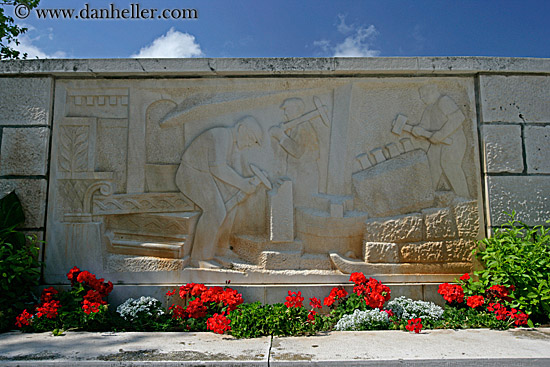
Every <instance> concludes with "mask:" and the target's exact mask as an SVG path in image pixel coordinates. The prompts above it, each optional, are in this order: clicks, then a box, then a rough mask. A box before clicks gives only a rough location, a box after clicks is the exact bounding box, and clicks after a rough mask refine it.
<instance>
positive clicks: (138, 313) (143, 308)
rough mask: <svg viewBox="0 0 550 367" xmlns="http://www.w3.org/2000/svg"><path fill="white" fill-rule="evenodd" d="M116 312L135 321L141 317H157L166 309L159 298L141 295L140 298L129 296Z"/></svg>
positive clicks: (128, 319) (126, 318) (127, 319)
mask: <svg viewBox="0 0 550 367" xmlns="http://www.w3.org/2000/svg"><path fill="white" fill-rule="evenodd" d="M116 312H118V313H119V314H120V316H122V317H123V318H124V319H125V320H126V321H134V320H136V319H137V318H139V317H157V316H159V315H162V314H164V309H163V308H162V304H161V303H160V301H159V300H158V299H156V298H153V297H144V296H141V297H140V298H139V299H133V298H128V299H127V300H126V301H125V302H124V303H123V304H121V305H120V306H118V307H117V309H116Z"/></svg>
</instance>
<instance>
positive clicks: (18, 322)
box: [15, 287, 61, 328]
mask: <svg viewBox="0 0 550 367" xmlns="http://www.w3.org/2000/svg"><path fill="white" fill-rule="evenodd" d="M58 293H59V292H58V291H57V290H56V289H54V288H53V287H49V288H46V289H44V290H42V294H41V295H40V304H38V306H36V308H35V312H36V313H35V315H34V316H36V317H37V318H40V317H42V316H46V317H47V318H48V319H55V318H56V317H57V315H58V311H59V308H60V307H61V302H59V301H58V300H56V299H55V298H56V296H57V294H58ZM34 316H33V314H31V313H29V312H28V311H27V310H26V309H25V310H23V312H22V313H21V314H20V315H19V316H17V317H16V318H15V326H17V327H19V328H21V327H23V326H25V325H30V324H31V321H32V318H33V317H34Z"/></svg>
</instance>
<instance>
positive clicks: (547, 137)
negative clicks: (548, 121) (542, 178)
mask: <svg viewBox="0 0 550 367" xmlns="http://www.w3.org/2000/svg"><path fill="white" fill-rule="evenodd" d="M525 155H526V160H527V173H550V126H526V127H525Z"/></svg>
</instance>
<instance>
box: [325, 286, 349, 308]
mask: <svg viewBox="0 0 550 367" xmlns="http://www.w3.org/2000/svg"><path fill="white" fill-rule="evenodd" d="M347 296H348V292H346V290H345V289H344V287H342V286H339V287H334V288H332V290H331V291H330V294H329V295H328V297H326V298H325V300H324V301H323V304H324V305H325V306H329V307H330V306H332V305H333V304H334V302H335V301H336V300H338V299H342V298H346V297H347Z"/></svg>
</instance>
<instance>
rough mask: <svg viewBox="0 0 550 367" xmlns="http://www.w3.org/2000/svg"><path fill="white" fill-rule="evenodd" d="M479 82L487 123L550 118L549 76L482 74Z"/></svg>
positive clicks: (483, 114)
mask: <svg viewBox="0 0 550 367" xmlns="http://www.w3.org/2000/svg"><path fill="white" fill-rule="evenodd" d="M480 85H481V106H482V116H483V120H484V122H548V121H550V104H548V100H547V98H544V97H542V96H548V95H550V77H548V76H518V75H512V76H502V75H490V76H489V75H482V76H481V77H480Z"/></svg>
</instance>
